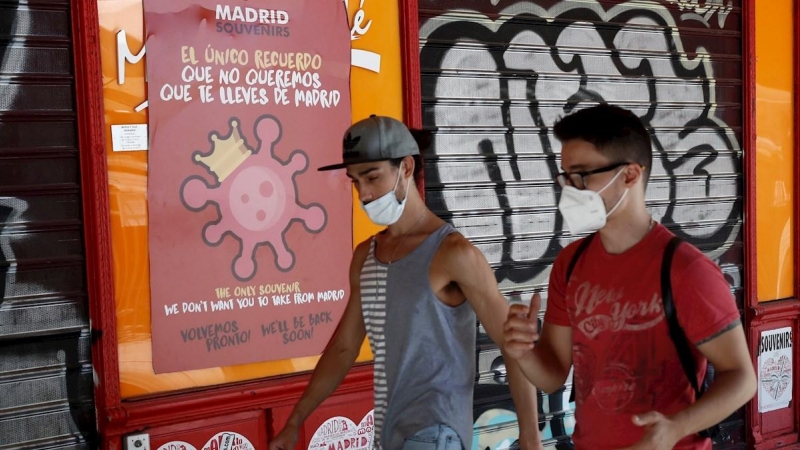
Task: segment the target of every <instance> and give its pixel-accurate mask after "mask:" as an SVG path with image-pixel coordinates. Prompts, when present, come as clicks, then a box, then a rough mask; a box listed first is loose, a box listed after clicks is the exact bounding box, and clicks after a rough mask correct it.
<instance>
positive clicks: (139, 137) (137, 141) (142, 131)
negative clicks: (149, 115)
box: [111, 124, 149, 152]
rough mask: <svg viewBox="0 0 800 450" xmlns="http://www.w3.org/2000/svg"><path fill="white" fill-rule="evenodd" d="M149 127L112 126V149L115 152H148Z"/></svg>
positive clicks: (131, 125) (132, 125)
mask: <svg viewBox="0 0 800 450" xmlns="http://www.w3.org/2000/svg"><path fill="white" fill-rule="evenodd" d="M148 147H149V146H148V142H147V125H134V124H130V125H111V149H112V150H113V151H115V152H132V151H138V150H147V148H148Z"/></svg>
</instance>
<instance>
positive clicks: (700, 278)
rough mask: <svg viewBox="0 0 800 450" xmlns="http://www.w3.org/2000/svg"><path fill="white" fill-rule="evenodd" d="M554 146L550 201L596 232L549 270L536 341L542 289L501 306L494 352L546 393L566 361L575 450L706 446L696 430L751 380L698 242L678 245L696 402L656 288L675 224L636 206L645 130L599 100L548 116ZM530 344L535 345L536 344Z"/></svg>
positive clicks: (726, 410) (646, 148) (732, 315)
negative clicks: (705, 385) (710, 369)
mask: <svg viewBox="0 0 800 450" xmlns="http://www.w3.org/2000/svg"><path fill="white" fill-rule="evenodd" d="M555 135H556V137H557V138H558V139H559V140H560V141H561V142H562V150H561V160H562V170H564V172H563V173H561V174H560V175H559V176H558V177H557V178H558V182H559V183H560V184H561V186H562V188H563V189H562V194H561V199H560V202H559V210H560V211H561V214H562V216H563V218H564V221H565V223H566V225H567V227H568V228H569V229H570V232H571V233H572V234H581V233H586V232H591V231H598V232H597V233H596V235H595V236H594V238H593V239H592V241H591V242H590V243H589V244H588V247H585V249H584V251H583V252H582V253H581V254H580V255H579V256H578V259H577V260H576V261H577V262H576V263H575V265H574V267H573V270H572V272H571V274H570V278H569V281H567V271H568V267H569V265H570V263H571V261H572V259H573V256H575V253H576V251H577V249H578V247H579V245H580V243H581V242H582V240H581V241H578V242H575V243H573V244H571V245H569V246H568V247H567V248H566V249H564V251H562V252H561V253H560V254H559V255H558V258H557V259H556V262H555V265H554V267H553V271H552V273H551V274H550V287H549V290H548V300H547V311H546V313H545V320H544V326H543V328H542V330H541V337H540V338H539V332H538V328H537V312H538V311H539V305H540V298H539V295H538V294H536V295H534V297H533V299H532V300H531V306H530V308H528V307H525V306H524V305H519V304H517V305H514V306H512V308H511V310H510V312H509V317H508V321H507V322H506V324H505V330H504V331H505V344H504V348H505V351H506V353H507V355H508V357H511V358H513V359H515V360H516V361H518V362H519V364H520V366H521V367H522V369H523V371H524V373H525V375H526V377H527V378H528V379H529V380H530V381H531V382H532V383H533V384H534V385H536V386H539V387H540V388H542V389H544V390H545V391H548V392H552V391H554V390H557V389H559V388H560V387H561V386H562V385H563V384H564V382H565V381H566V379H567V375H568V373H569V371H570V366H572V365H573V364H574V368H575V372H574V387H575V389H576V409H575V416H576V421H577V426H576V427H575V432H574V434H573V441H574V443H575V447H576V449H578V450H581V449H591V450H596V449H637V450H645V449H646V450H653V449H671V448H677V449H697V450H700V449H710V448H711V442H710V440H709V439H706V438H703V437H701V435H700V434H699V432H700V431H701V430H704V429H706V428H708V427H710V426H712V425H714V424H716V423H718V422H720V421H721V420H723V419H725V418H726V417H728V416H729V415H730V414H732V413H733V412H734V411H736V410H737V409H738V408H740V407H741V406H742V405H743V404H745V403H746V402H747V401H748V400H750V399H751V398H752V397H753V395H754V394H755V392H756V377H755V373H754V369H753V363H752V361H751V359H750V355H749V352H748V350H747V344H746V341H745V336H744V332H743V330H742V325H741V322H740V318H739V311H738V310H737V308H736V305H735V302H734V299H733V296H732V295H731V291H730V287H729V286H728V283H727V282H726V281H725V279H724V277H723V276H722V272H721V271H720V269H719V267H717V265H716V264H714V263H713V262H712V261H710V260H709V259H708V258H707V257H706V256H705V255H703V254H702V253H701V252H700V251H699V250H697V249H696V248H695V247H693V246H691V245H689V244H687V243H683V244H682V245H679V246H678V247H677V250H676V252H675V254H674V257H673V260H672V264H671V280H672V283H671V285H672V297H673V299H674V300H673V301H674V305H675V310H676V311H677V318H678V322H679V323H680V325H681V327H682V328H683V331H684V333H685V335H686V337H687V338H688V340H689V342H690V343H691V344H693V345H690V346H691V348H692V351H693V356H694V359H695V362H696V367H697V378H698V382H702V380H703V377H704V374H705V371H706V361H708V362H710V363H711V364H712V365H713V366H714V368H715V374H716V376H715V379H714V381H713V383H712V384H711V386H710V387H709V389H708V391H707V392H706V393H705V394H704V395H703V396H702V398H701V399H699V400H697V401H695V400H696V399H695V391H694V389H693V387H692V386H691V385H690V383H689V380H688V378H687V376H686V374H685V372H684V370H683V368H682V366H681V362H680V360H679V357H678V352H677V350H676V347H675V344H674V343H673V341H672V340H671V338H670V334H669V329H668V324H667V320H666V319H665V314H664V308H663V304H662V295H661V292H662V291H661V262H662V255H663V254H664V250H665V248H666V246H667V244H668V243H669V241H670V240H671V239H672V237H673V234H672V233H671V232H670V231H668V230H667V229H666V228H665V227H664V226H662V225H661V224H658V223H656V222H654V221H653V219H652V218H651V216H650V213H649V212H648V211H647V207H646V206H645V189H646V186H647V180H648V177H649V175H650V168H651V163H652V147H651V143H650V137H649V135H648V133H647V131H646V130H645V128H644V126H643V125H642V123H641V121H640V120H639V118H638V117H636V116H635V115H634V114H633V113H631V112H630V111H627V110H624V109H621V108H617V107H614V106H609V105H600V106H596V107H593V108H589V109H585V110H581V111H579V112H577V113H575V114H572V115H569V116H567V117H565V118H563V119H562V120H561V121H560V122H559V123H557V124H556V126H555ZM537 339H538V342H536V344H534V341H536V340H537Z"/></svg>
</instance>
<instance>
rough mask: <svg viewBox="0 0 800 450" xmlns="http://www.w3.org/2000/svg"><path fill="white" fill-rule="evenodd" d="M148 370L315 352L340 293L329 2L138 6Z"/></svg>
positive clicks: (344, 56) (343, 59) (335, 83)
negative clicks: (145, 161)
mask: <svg viewBox="0 0 800 450" xmlns="http://www.w3.org/2000/svg"><path fill="white" fill-rule="evenodd" d="M144 7H145V26H146V30H147V41H146V45H147V58H148V59H147V76H148V97H149V120H150V124H149V126H150V128H149V132H150V154H149V180H148V183H149V184H148V204H149V214H150V235H149V238H150V244H149V245H150V278H151V286H150V289H151V297H152V339H153V365H154V369H155V371H156V373H163V372H175V371H183V370H190V369H201V368H208V367H220V366H229V365H235V364H242V363H250V362H259V361H270V360H280V359H287V358H294V357H302V356H309V355H314V354H318V353H320V352H321V351H322V350H323V348H324V346H325V345H326V344H327V342H328V340H329V338H330V336H331V334H332V333H333V331H334V328H335V326H336V323H337V322H338V321H339V319H340V317H341V315H342V313H343V311H344V307H345V304H346V299H347V297H346V295H347V294H348V292H347V291H348V273H347V272H348V271H347V267H348V265H349V260H350V255H351V253H352V209H351V208H352V197H351V188H350V184H349V183H348V181H347V180H346V177H345V175H344V174H343V173H321V172H317V171H316V168H317V167H320V166H322V165H325V164H329V163H334V162H336V161H339V160H341V142H342V135H343V133H344V131H345V130H346V129H347V127H348V126H349V124H350V123H351V117H350V100H349V97H350V96H349V74H350V32H349V30H348V24H347V16H346V11H345V8H344V4H343V3H342V2H341V1H318V0H314V1H312V0H292V1H277V0H262V1H258V2H253V1H246V0H238V1H237V0H230V1H226V2H224V3H221V2H215V1H211V0H208V1H205V0H169V1H164V0H145V1H144Z"/></svg>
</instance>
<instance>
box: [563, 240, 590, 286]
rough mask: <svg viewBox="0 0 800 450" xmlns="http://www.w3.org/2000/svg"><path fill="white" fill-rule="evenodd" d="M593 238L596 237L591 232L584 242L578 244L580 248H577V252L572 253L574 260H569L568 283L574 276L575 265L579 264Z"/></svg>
mask: <svg viewBox="0 0 800 450" xmlns="http://www.w3.org/2000/svg"><path fill="white" fill-rule="evenodd" d="M592 239H594V234H590V235H589V236H588V237H587V238H586V239H584V240H583V242H581V243H580V245H578V249H577V250H575V254H574V255H572V261H570V262H569V266H568V267H567V279H566V283H565V285H566V284H569V279H570V277H572V271H573V270H575V266H576V265H577V264H578V260H579V259H581V255H582V254H583V252H585V251H586V249H587V248H589V244H591V243H592Z"/></svg>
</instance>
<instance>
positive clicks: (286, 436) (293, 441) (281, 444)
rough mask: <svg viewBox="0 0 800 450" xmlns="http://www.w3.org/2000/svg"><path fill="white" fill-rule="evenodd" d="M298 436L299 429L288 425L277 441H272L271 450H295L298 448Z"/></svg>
mask: <svg viewBox="0 0 800 450" xmlns="http://www.w3.org/2000/svg"><path fill="white" fill-rule="evenodd" d="M297 435H298V429H297V427H296V426H295V425H292V424H291V423H287V424H286V426H284V427H283V430H281V432H280V433H278V435H277V436H275V439H273V440H272V441H270V443H269V450H294V448H295V447H296V446H297Z"/></svg>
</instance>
